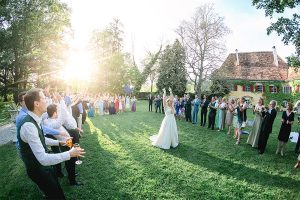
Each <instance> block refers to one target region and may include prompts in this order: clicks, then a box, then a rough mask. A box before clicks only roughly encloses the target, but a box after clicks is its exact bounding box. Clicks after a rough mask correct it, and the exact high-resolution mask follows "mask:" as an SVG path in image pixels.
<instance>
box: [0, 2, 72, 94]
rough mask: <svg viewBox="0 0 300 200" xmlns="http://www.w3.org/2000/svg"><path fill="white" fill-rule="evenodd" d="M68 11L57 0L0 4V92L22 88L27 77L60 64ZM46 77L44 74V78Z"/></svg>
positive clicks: (68, 18)
mask: <svg viewBox="0 0 300 200" xmlns="http://www.w3.org/2000/svg"><path fill="white" fill-rule="evenodd" d="M68 27H70V10H69V8H68V7H67V5H66V4H64V3H61V2H60V1H59V0H6V1H1V3H0V86H1V91H0V92H1V95H2V96H4V99H6V98H7V93H8V92H9V91H11V90H12V89H14V91H15V93H16V92H18V90H20V89H22V88H23V89H25V88H26V86H27V85H28V83H29V82H30V78H33V77H35V78H37V79H38V81H37V82H36V81H35V83H37V84H38V83H41V81H42V78H39V77H40V75H41V74H44V73H47V72H50V71H54V70H55V69H58V68H59V67H61V64H62V61H61V60H62V57H63V52H65V51H64V50H66V49H67V45H66V43H65V40H64V36H65V35H64V34H65V33H66V32H67V31H68ZM45 78H46V77H44V79H45Z"/></svg>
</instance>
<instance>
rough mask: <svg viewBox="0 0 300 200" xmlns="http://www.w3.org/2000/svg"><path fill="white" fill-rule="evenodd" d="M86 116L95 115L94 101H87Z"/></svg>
mask: <svg viewBox="0 0 300 200" xmlns="http://www.w3.org/2000/svg"><path fill="white" fill-rule="evenodd" d="M88 116H89V117H94V116H95V106H94V102H93V101H90V103H89V112H88Z"/></svg>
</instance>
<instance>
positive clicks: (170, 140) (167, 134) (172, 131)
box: [150, 107, 179, 149]
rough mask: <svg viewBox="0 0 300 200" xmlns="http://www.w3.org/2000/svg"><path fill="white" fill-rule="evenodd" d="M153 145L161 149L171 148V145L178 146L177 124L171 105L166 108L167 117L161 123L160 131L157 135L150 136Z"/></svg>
mask: <svg viewBox="0 0 300 200" xmlns="http://www.w3.org/2000/svg"><path fill="white" fill-rule="evenodd" d="M150 140H151V141H152V145H153V146H156V147H159V148H161V149H170V147H173V148H175V147H177V145H178V143H179V142H178V133H177V125H176V120H175V117H174V113H172V109H171V108H170V107H166V109H165V117H164V119H163V121H162V123H161V126H160V129H159V132H158V134H157V135H153V136H151V137H150Z"/></svg>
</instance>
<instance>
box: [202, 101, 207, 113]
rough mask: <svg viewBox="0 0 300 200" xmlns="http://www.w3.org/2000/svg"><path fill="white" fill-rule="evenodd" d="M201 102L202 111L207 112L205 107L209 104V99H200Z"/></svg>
mask: <svg viewBox="0 0 300 200" xmlns="http://www.w3.org/2000/svg"><path fill="white" fill-rule="evenodd" d="M202 103H203V106H201V109H202V111H203V112H207V107H208V105H209V101H208V100H207V99H206V100H205V102H203V101H202Z"/></svg>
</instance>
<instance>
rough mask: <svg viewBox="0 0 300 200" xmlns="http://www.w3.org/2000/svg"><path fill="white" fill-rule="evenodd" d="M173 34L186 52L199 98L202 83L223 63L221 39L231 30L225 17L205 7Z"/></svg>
mask: <svg viewBox="0 0 300 200" xmlns="http://www.w3.org/2000/svg"><path fill="white" fill-rule="evenodd" d="M176 32H177V34H178V35H179V36H180V39H181V43H182V46H183V47H184V50H185V55H186V60H185V62H186V65H187V69H188V74H189V78H190V80H191V81H192V82H193V84H194V90H195V91H196V93H197V94H198V95H199V96H201V93H202V89H201V85H202V83H203V81H204V80H205V79H207V78H208V77H209V75H210V73H211V72H212V71H213V70H214V69H216V68H217V67H218V66H219V65H220V63H221V62H222V60H223V56H224V53H225V50H226V48H225V45H224V44H225V42H224V37H225V36H226V35H227V34H228V33H229V32H230V31H229V29H228V27H227V26H226V25H225V23H224V18H223V17H221V16H219V15H218V14H217V13H216V12H215V11H214V6H213V4H204V5H202V6H200V7H199V8H197V10H196V12H195V14H194V15H193V16H192V18H191V19H190V20H189V21H183V22H182V23H181V25H180V26H179V28H178V29H177V30H176Z"/></svg>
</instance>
